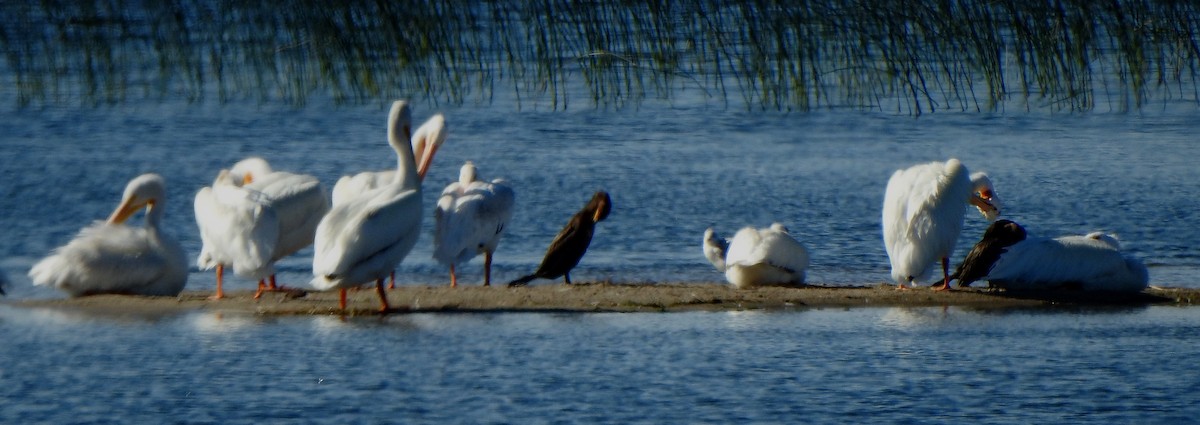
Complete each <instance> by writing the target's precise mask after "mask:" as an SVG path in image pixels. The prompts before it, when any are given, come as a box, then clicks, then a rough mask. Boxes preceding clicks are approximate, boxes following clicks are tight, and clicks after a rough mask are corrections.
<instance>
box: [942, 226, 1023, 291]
mask: <svg viewBox="0 0 1200 425" xmlns="http://www.w3.org/2000/svg"><path fill="white" fill-rule="evenodd" d="M1023 240H1025V228H1023V227H1021V225H1019V224H1017V223H1014V222H1012V221H1010V220H996V222H995V223H992V224H991V225H989V226H988V228H987V230H985V231H984V232H983V238H981V239H980V240H979V242H977V243H975V246H974V247H973V248H971V252H969V253H967V258H966V259H964V260H963V262H962V263H961V264H959V265H958V268H957V269H955V270H954V274H952V275H950V280H958V286H970V285H971V283H972V282H974V281H976V280H979V279H983V278H984V277H986V276H987V275H988V273H989V272H991V270H992V265H994V264H995V263H996V260H998V259H1000V256H1001V255H1003V254H1004V253H1006V252H1008V247H1010V246H1013V245H1015V244H1016V243H1018V242H1021V241H1023Z"/></svg>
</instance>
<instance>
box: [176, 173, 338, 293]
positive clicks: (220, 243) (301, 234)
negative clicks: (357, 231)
mask: <svg viewBox="0 0 1200 425" xmlns="http://www.w3.org/2000/svg"><path fill="white" fill-rule="evenodd" d="M328 209H329V200H328V197H327V196H326V195H325V191H324V190H323V189H322V187H321V184H320V182H319V181H317V179H316V178H315V177H312V176H308V175H301V174H292V173H286V172H271V173H269V174H265V175H260V176H259V177H258V178H256V179H255V180H254V181H253V182H252V183H250V184H247V185H245V186H238V185H236V184H235V183H234V182H233V181H232V180H230V179H228V178H227V177H226V176H225V174H224V173H222V176H219V177H218V178H217V181H215V182H214V183H213V185H212V186H211V187H205V188H203V189H201V190H200V191H199V192H198V193H197V194H196V199H195V213H196V223H197V225H199V227H200V237H201V240H202V242H203V244H204V245H203V248H202V250H201V252H200V256H199V257H198V258H197V265H198V266H200V267H201V268H202V269H205V270H207V269H210V268H212V267H214V266H216V265H217V264H224V265H226V266H230V267H232V268H233V271H234V273H237V274H238V275H239V276H242V277H244V278H247V279H251V280H259V279H264V278H266V277H268V276H270V275H271V274H274V273H275V266H274V265H275V262H276V261H278V260H279V259H281V258H284V257H287V256H289V255H292V254H294V253H296V251H299V250H301V249H303V248H305V247H307V246H309V245H311V244H312V242H313V239H314V237H315V234H316V227H317V224H318V223H319V222H320V220H321V218H322V217H323V216H324V215H325V212H326V211H328Z"/></svg>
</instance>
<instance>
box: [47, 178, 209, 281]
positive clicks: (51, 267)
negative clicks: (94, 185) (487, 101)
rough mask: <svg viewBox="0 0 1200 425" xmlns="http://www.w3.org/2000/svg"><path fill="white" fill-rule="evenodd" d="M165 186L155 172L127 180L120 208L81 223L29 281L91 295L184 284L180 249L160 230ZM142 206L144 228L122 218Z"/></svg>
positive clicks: (185, 275) (172, 239)
mask: <svg viewBox="0 0 1200 425" xmlns="http://www.w3.org/2000/svg"><path fill="white" fill-rule="evenodd" d="M165 193H166V189H165V184H164V183H163V180H162V177H160V176H158V175H156V174H144V175H141V176H139V177H137V178H135V179H133V180H131V181H130V182H129V185H128V186H127V187H126V188H125V195H124V198H123V199H122V202H121V206H120V207H118V209H117V212H114V213H113V216H112V217H110V218H109V220H108V221H97V222H95V223H93V224H92V225H90V226H87V227H84V228H83V230H80V231H79V234H78V235H76V236H75V238H74V239H72V240H71V241H70V242H68V243H67V244H66V245H63V246H61V247H58V248H56V249H55V250H54V251H53V252H52V253H51V254H50V255H49V256H47V257H46V258H43V259H42V260H41V261H38V262H37V264H34V266H33V268H31V269H30V270H29V277H30V278H31V279H32V280H33V284H34V285H41V286H49V287H52V288H55V289H58V290H61V291H63V292H66V293H67V294H70V295H71V296H82V295H94V294H129V295H164V296H174V295H178V294H179V293H180V292H181V291H183V287H184V285H186V284H187V277H188V274H187V258H186V257H185V254H184V252H183V247H181V246H180V245H179V242H176V241H175V239H174V238H171V237H170V236H169V235H167V234H165V233H163V232H162V231H161V230H160V229H159V227H158V226H159V221H160V220H161V217H162V211H163V210H162V208H163V204H164V198H165ZM143 207H145V208H147V210H146V214H145V226H144V227H133V226H129V225H128V224H125V223H124V221H125V219H126V218H127V217H128V216H129V215H131V214H133V212H134V211H136V210H138V209H140V208H143Z"/></svg>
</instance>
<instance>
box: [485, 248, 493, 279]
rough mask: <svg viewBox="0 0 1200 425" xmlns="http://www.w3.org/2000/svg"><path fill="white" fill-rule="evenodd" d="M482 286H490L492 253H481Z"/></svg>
mask: <svg viewBox="0 0 1200 425" xmlns="http://www.w3.org/2000/svg"><path fill="white" fill-rule="evenodd" d="M483 286H492V253H491V251H488V252H485V253H483Z"/></svg>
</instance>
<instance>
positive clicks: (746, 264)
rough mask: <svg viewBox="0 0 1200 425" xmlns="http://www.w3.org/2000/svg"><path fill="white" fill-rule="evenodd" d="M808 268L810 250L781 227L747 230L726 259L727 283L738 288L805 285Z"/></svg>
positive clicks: (739, 234)
mask: <svg viewBox="0 0 1200 425" xmlns="http://www.w3.org/2000/svg"><path fill="white" fill-rule="evenodd" d="M706 233H707V232H706ZM806 268H808V250H807V249H804V245H801V244H800V242H797V241H796V239H793V238H792V236H791V235H789V234H788V231H787V228H785V227H783V225H782V224H779V223H772V224H771V227H768V228H765V229H755V228H753V227H743V228H742V230H738V232H737V233H736V234H734V235H733V240H731V241H729V251H728V252H727V253H726V255H725V280H728V281H729V283H731V284H733V286H736V287H738V288H748V287H752V286H769V285H799V284H803V283H804V269H806Z"/></svg>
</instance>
